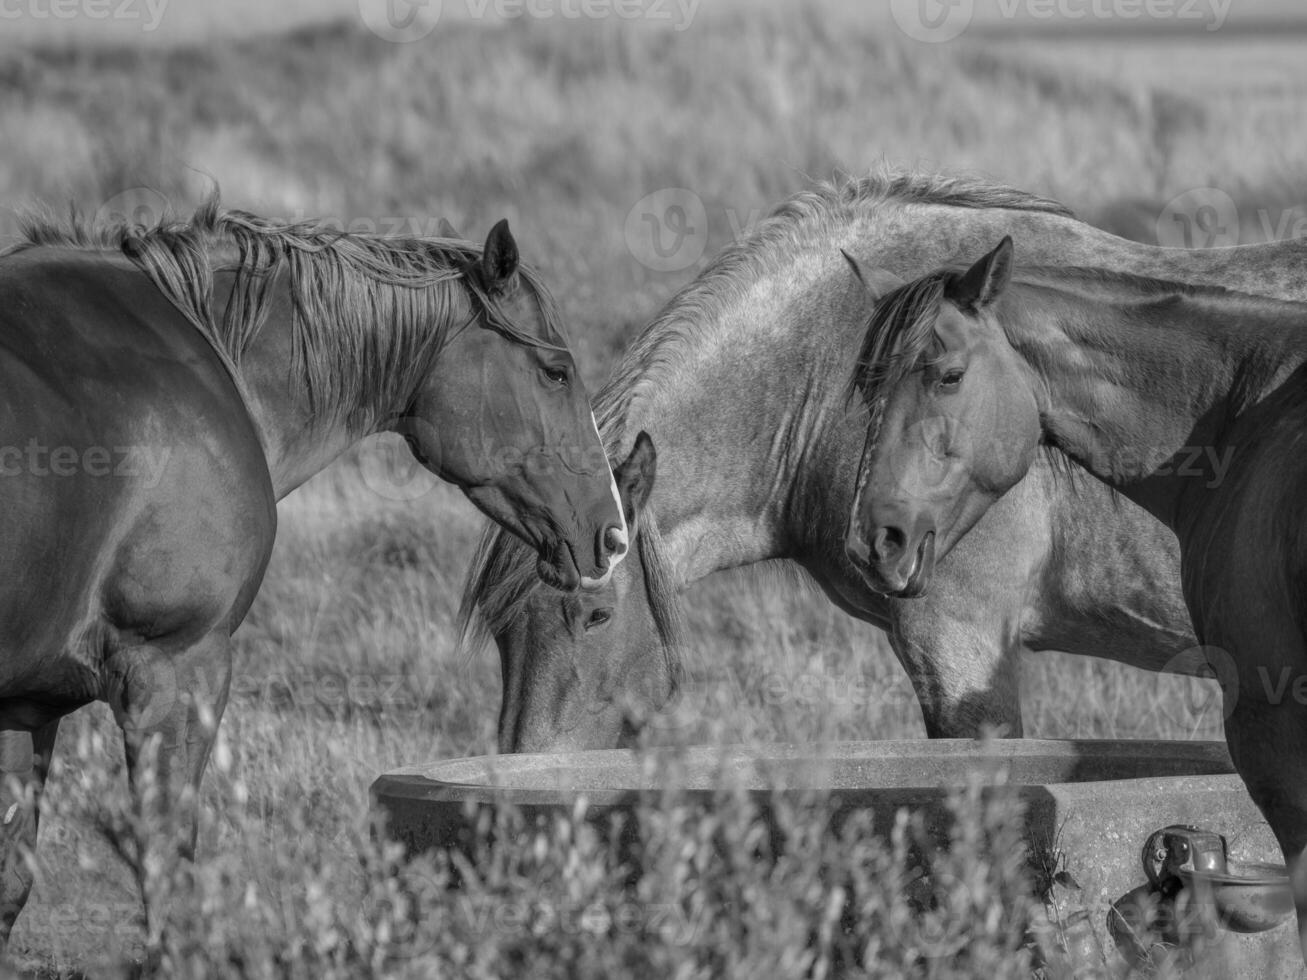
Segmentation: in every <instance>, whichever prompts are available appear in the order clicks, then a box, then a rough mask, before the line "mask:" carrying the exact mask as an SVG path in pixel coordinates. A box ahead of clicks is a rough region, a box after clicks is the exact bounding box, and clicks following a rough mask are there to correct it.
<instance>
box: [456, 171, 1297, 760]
mask: <svg viewBox="0 0 1307 980" xmlns="http://www.w3.org/2000/svg"><path fill="white" fill-rule="evenodd" d="M1005 233H1012V234H1015V235H1016V236H1017V237H1018V238H1019V239H1020V240H1021V241H1023V242H1030V247H1031V250H1032V252H1034V253H1036V254H1039V255H1040V256H1041V261H1043V262H1046V263H1050V264H1058V265H1096V266H1104V267H1107V268H1114V269H1121V270H1133V271H1137V272H1140V273H1145V274H1149V275H1155V276H1159V277H1162V278H1166V279H1178V280H1184V281H1202V282H1211V283H1218V284H1221V285H1226V286H1230V287H1232V288H1241V289H1247V290H1250V291H1255V292H1262V293H1269V294H1274V295H1279V296H1285V297H1291V298H1303V299H1307V241H1291V242H1280V243H1276V244H1272V245H1259V246H1246V247H1241V248H1229V249H1213V250H1209V251H1201V252H1190V251H1185V250H1182V249H1163V248H1155V247H1150V246H1146V245H1140V244H1138V243H1136V242H1130V241H1125V240H1123V239H1120V238H1117V237H1115V236H1113V235H1109V234H1107V233H1106V232H1103V231H1100V230H1098V229H1096V228H1093V227H1091V226H1089V225H1087V224H1084V223H1083V222H1080V221H1077V220H1076V219H1075V218H1074V217H1072V216H1071V215H1070V213H1069V212H1067V211H1066V209H1065V208H1063V207H1062V206H1061V205H1059V204H1057V203H1055V202H1052V201H1048V200H1045V199H1042V198H1038V197H1034V196H1032V195H1029V194H1024V193H1022V192H1020V191H1014V190H1010V189H1007V188H1003V187H996V186H994V185H992V184H989V183H987V182H984V181H978V180H971V179H966V178H939V177H935V176H931V175H925V174H914V173H907V174H893V173H891V174H887V175H876V176H871V177H864V178H859V179H855V180H849V181H847V182H843V183H838V184H832V185H821V186H818V187H815V188H813V189H811V190H808V191H804V192H803V193H801V194H798V195H796V196H795V197H794V198H793V199H791V200H789V201H787V202H785V203H784V204H782V205H781V206H780V207H779V208H777V209H776V211H775V213H773V214H772V215H771V216H769V217H768V218H766V219H765V220H763V221H761V222H760V223H759V225H758V227H757V229H756V230H755V232H754V233H753V234H752V235H751V236H749V237H748V238H745V239H743V240H741V241H740V242H738V243H736V244H733V245H731V246H729V247H728V248H726V249H725V250H723V251H722V253H721V254H720V255H719V256H718V257H717V258H716V259H715V260H714V261H713V262H712V264H711V265H710V266H709V267H708V268H707V269H706V270H705V271H704V272H703V273H702V274H701V275H700V276H699V277H698V278H697V279H695V280H694V281H693V282H692V283H690V284H689V285H688V286H686V287H685V289H684V290H682V291H681V293H680V294H679V295H677V296H676V297H675V298H674V299H672V300H671V302H669V303H668V304H667V306H666V307H665V308H664V309H663V310H662V311H661V312H660V313H659V314H658V316H657V317H656V318H655V319H654V320H653V321H652V322H651V323H650V324H649V325H648V326H647V327H646V328H645V329H644V331H643V332H642V333H641V335H640V336H639V338H638V339H637V340H636V341H635V342H634V343H633V344H632V345H631V347H630V348H629V349H628V350H627V352H626V354H625V355H624V356H623V357H622V360H621V363H620V364H619V365H618V367H617V369H616V370H615V371H614V373H613V375H612V377H611V379H610V380H609V381H608V383H607V384H606V385H605V387H604V389H603V391H602V392H601V393H600V394H599V396H598V399H597V401H596V412H597V414H598V416H599V419H600V427H601V430H602V431H603V434H604V438H605V440H606V442H607V444H608V447H609V451H610V454H611V456H612V458H613V459H614V460H620V459H623V458H625V457H626V456H627V454H628V453H629V452H630V449H631V446H632V444H633V442H634V439H635V435H636V433H638V432H640V431H641V430H644V431H646V432H648V434H649V436H650V437H651V438H652V441H653V443H654V446H655V447H656V448H657V451H658V480H657V484H656V486H654V487H653V489H652V492H651V493H650V494H649V496H648V504H647V506H645V507H644V508H642V509H641V510H640V511H639V516H638V522H639V523H638V534H637V535H635V537H634V538H633V539H632V540H633V549H634V551H635V556H638V558H639V560H638V561H636V560H632V561H627V562H624V563H623V564H622V567H621V568H619V569H618V571H617V573H616V574H615V575H614V576H613V580H612V581H611V582H610V583H609V584H608V585H607V586H605V587H604V588H602V589H598V590H595V591H592V592H591V591H582V592H579V593H575V594H569V595H562V594H560V593H558V592H556V591H554V590H552V589H549V588H543V587H540V586H538V585H537V583H536V578H535V576H534V575H533V574H531V565H532V560H531V554H530V552H529V551H528V550H527V549H526V548H524V547H520V546H519V545H518V544H517V543H516V540H515V539H514V538H512V537H511V536H509V535H504V534H499V533H497V532H496V531H495V529H493V528H492V529H491V530H490V532H489V535H488V537H487V539H486V541H485V544H484V550H483V552H482V554H481V556H480V559H479V561H478V563H477V565H476V566H475V567H474V568H473V570H472V573H471V575H470V577H469V580H468V588H467V592H466V594H465V605H464V612H465V615H466V616H467V617H468V618H467V622H468V623H469V625H477V624H483V625H484V626H485V628H486V631H487V632H489V633H490V634H491V635H492V636H493V637H494V639H495V642H496V644H497V645H498V648H499V654H500V659H501V662H502V668H503V677H504V699H503V707H502V710H501V713H500V725H499V744H500V748H501V750H502V751H529V750H543V749H546V748H549V747H559V748H562V747H569V746H577V747H592V748H603V747H611V746H612V745H615V744H617V742H618V740H619V739H620V738H621V737H622V733H623V725H624V724H625V723H626V721H627V720H628V719H631V720H636V721H638V720H639V718H641V717H644V716H647V715H648V714H649V709H650V708H652V707H656V706H658V705H661V704H663V703H664V702H665V701H667V699H668V698H669V697H671V695H672V692H673V688H674V682H675V678H676V661H677V657H676V652H677V616H676V611H677V601H676V597H677V594H678V593H679V592H680V591H681V590H683V589H685V588H686V587H688V586H689V585H691V584H692V583H693V582H695V581H697V580H698V579H700V578H702V577H703V576H705V575H708V574H710V573H712V572H715V571H718V570H722V569H729V568H734V567H737V566H741V565H747V564H750V563H753V562H760V561H764V560H766V559H775V558H782V559H789V560H790V561H792V562H794V563H796V564H797V565H799V566H801V567H802V568H804V569H805V570H806V571H807V572H808V573H810V575H811V577H812V579H814V580H815V581H816V583H817V584H818V586H819V587H820V588H821V589H822V590H823V591H824V592H825V594H826V595H827V597H829V598H830V600H831V601H832V602H834V603H836V604H837V605H838V606H839V607H840V608H841V609H844V610H845V611H847V612H849V613H850V614H852V615H854V616H857V617H859V618H861V619H864V620H866V621H868V622H870V623H873V624H874V625H876V626H880V627H882V628H884V629H885V630H887V632H888V633H889V636H890V642H891V644H892V645H893V648H894V651H895V653H896V654H897V655H898V657H899V659H900V661H901V662H902V664H903V666H904V667H905V669H906V670H907V672H908V675H909V677H910V679H911V681H912V683H913V685H914V687H915V689H916V693H917V697H918V699H919V700H920V702H921V706H922V713H923V716H924V719H925V724H926V731H927V733H928V734H930V735H931V736H938V737H970V736H973V735H975V734H976V733H977V731H978V729H979V727H980V726H981V725H982V724H985V723H990V724H994V725H998V726H1003V727H1004V728H1005V729H1006V731H1007V732H1008V734H1011V735H1020V734H1021V730H1022V727H1021V710H1020V702H1019V699H1018V694H1017V692H1018V669H1017V668H1018V664H1019V662H1020V658H1021V655H1022V652H1023V651H1026V650H1031V651H1039V650H1065V651H1069V652H1072V653H1082V654H1095V655H1099V656H1104V657H1112V658H1114V659H1117V660H1121V661H1123V662H1125V663H1129V664H1133V665H1135V666H1140V667H1146V668H1150V669H1154V670H1156V669H1160V668H1162V667H1164V666H1166V665H1168V664H1175V663H1176V661H1175V658H1177V657H1180V656H1181V655H1182V654H1184V652H1185V651H1186V650H1189V649H1190V648H1192V647H1193V646H1194V645H1195V643H1196V642H1197V641H1196V640H1195V639H1194V636H1193V630H1192V627H1191V626H1190V623H1189V616H1188V613H1187V611H1186V610H1185V606H1184V601H1183V598H1182V597H1181V595H1180V590H1179V588H1178V587H1177V584H1176V582H1177V579H1176V569H1177V568H1178V563H1179V556H1178V553H1177V551H1176V546H1175V540H1174V536H1173V535H1172V534H1170V533H1169V532H1168V531H1167V530H1166V528H1165V527H1164V526H1162V525H1161V524H1159V523H1158V522H1157V521H1155V520H1153V518H1151V517H1150V516H1149V515H1148V514H1147V513H1146V512H1144V511H1143V510H1141V509H1140V508H1138V507H1136V506H1135V505H1134V504H1132V503H1130V502H1129V501H1128V500H1121V499H1114V498H1113V495H1112V494H1111V493H1110V492H1109V491H1108V490H1106V489H1105V488H1104V487H1102V486H1101V485H1099V484H1098V483H1096V482H1095V481H1093V480H1088V479H1085V480H1078V481H1069V480H1063V479H1057V478H1055V471H1054V469H1053V468H1051V467H1050V466H1049V465H1048V464H1047V461H1046V460H1045V459H1043V458H1042V457H1041V458H1040V459H1039V460H1037V461H1036V464H1035V466H1034V467H1033V468H1032V469H1031V471H1030V473H1029V475H1027V477H1026V478H1025V479H1024V480H1022V481H1021V483H1020V484H1019V485H1018V486H1017V487H1016V488H1014V489H1013V490H1012V491H1011V492H1009V493H1008V494H1006V495H1005V496H1004V497H1003V498H1002V499H1001V500H999V501H998V502H997V503H996V504H995V505H994V507H993V508H992V509H991V510H990V511H989V512H988V514H986V516H985V517H984V518H983V519H982V520H981V521H980V522H979V523H978V524H977V525H976V527H975V528H974V529H973V530H972V532H971V533H970V534H969V535H967V537H966V538H965V539H964V540H963V541H962V542H961V543H960V544H959V545H958V547H957V549H956V551H955V552H954V554H953V555H952V557H951V559H950V561H949V562H948V563H947V564H946V565H945V566H943V567H941V568H940V569H939V572H938V574H937V576H936V581H935V586H934V588H933V589H932V591H931V594H930V595H929V596H927V597H925V598H923V599H916V600H898V599H893V598H886V597H884V596H880V595H877V594H876V593H874V592H872V591H871V590H870V589H868V588H867V587H866V585H865V583H864V582H863V580H862V577H861V576H860V575H859V574H858V571H857V570H856V568H854V566H853V565H852V564H851V563H850V562H849V561H848V559H847V558H846V556H845V554H844V528H845V525H846V523H847V518H848V513H849V507H850V504H851V502H852V494H853V484H854V479H855V475H856V466H857V460H858V458H859V456H860V454H861V452H862V446H863V442H864V440H865V438H866V431H867V419H866V416H865V414H864V413H863V411H862V409H861V406H860V405H859V404H858V403H857V401H856V400H855V401H854V404H853V406H852V407H851V406H850V405H849V400H848V398H847V390H846V379H847V376H848V365H849V364H850V363H851V362H852V360H853V359H854V358H855V357H856V356H857V352H858V350H859V346H860V344H861V342H862V338H863V333H864V330H865V326H866V321H867V316H868V313H869V311H870V308H871V300H870V298H869V297H868V296H867V293H866V290H865V289H864V288H863V287H862V285H861V284H860V283H859V282H858V279H857V277H856V276H855V275H854V273H853V272H852V270H851V269H850V267H849V264H848V262H847V261H846V260H845V259H844V257H843V256H841V254H840V249H846V250H848V251H849V252H850V253H851V254H852V255H854V256H856V257H857V258H858V259H859V260H860V261H861V262H862V263H863V264H864V265H866V266H872V267H885V268H888V269H890V270H892V271H893V272H894V273H896V274H898V275H899V276H902V277H905V278H915V277H916V276H919V275H922V274H923V273H925V272H928V271H929V270H931V269H934V268H937V267H939V266H941V265H944V264H947V263H949V262H954V261H960V260H961V259H963V258H970V257H973V256H975V255H977V254H979V253H980V252H981V251H982V250H983V249H985V248H987V247H989V246H991V245H992V244H993V243H994V242H995V241H997V240H998V239H999V238H1000V237H1001V236H1002V235H1003V234H1005ZM474 610H479V613H480V615H479V616H477V617H473V615H472V613H473V612H474Z"/></svg>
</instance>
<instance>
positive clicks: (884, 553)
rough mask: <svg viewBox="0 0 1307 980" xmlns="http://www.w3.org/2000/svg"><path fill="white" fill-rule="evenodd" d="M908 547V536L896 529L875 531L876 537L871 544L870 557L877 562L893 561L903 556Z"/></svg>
mask: <svg viewBox="0 0 1307 980" xmlns="http://www.w3.org/2000/svg"><path fill="white" fill-rule="evenodd" d="M907 545H908V536H907V535H906V534H904V533H903V531H902V530H901V529H899V528H897V527H881V528H877V529H876V537H875V538H874V539H873V540H872V543H871V553H872V556H873V557H874V558H875V559H876V560H877V561H894V560H895V559H896V558H898V557H899V555H901V554H903V549H904V548H906V547H907Z"/></svg>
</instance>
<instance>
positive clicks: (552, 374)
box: [544, 367, 568, 385]
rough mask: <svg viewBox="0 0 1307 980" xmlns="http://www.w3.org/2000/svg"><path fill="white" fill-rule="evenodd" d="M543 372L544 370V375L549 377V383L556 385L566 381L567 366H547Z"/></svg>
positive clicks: (563, 383) (564, 383)
mask: <svg viewBox="0 0 1307 980" xmlns="http://www.w3.org/2000/svg"><path fill="white" fill-rule="evenodd" d="M544 372H545V377H546V378H548V379H549V381H550V383H551V384H556V385H566V384H567V381H568V378H567V368H560V367H547V368H545V369H544Z"/></svg>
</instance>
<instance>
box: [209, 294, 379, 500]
mask: <svg viewBox="0 0 1307 980" xmlns="http://www.w3.org/2000/svg"><path fill="white" fill-rule="evenodd" d="M277 276H278V280H279V281H278V282H277V284H276V285H275V286H274V287H273V293H272V298H271V301H270V304H269V308H268V315H267V319H266V320H265V321H264V323H263V325H262V327H260V329H259V332H258V334H257V335H256V336H255V338H254V340H253V342H252V343H251V344H250V346H249V348H248V349H247V350H246V351H245V353H244V355H243V356H242V357H241V359H240V363H239V366H238V370H239V373H240V376H241V377H240V383H241V387H242V389H243V392H242V393H243V395H244V397H245V400H246V407H247V408H248V409H249V412H250V416H251V418H252V419H253V420H254V423H255V425H256V426H257V428H258V430H259V434H260V438H261V439H262V442H263V450H264V454H265V455H266V457H267V460H268V472H269V473H270V474H271V477H272V485H273V490H274V492H275V494H276V497H277V499H278V500H280V499H281V498H283V497H285V496H286V495H287V494H288V493H290V492H291V491H292V490H294V489H295V488H296V487H298V486H299V485H300V484H302V483H303V482H304V481H306V480H308V479H309V478H310V477H312V476H314V475H315V474H316V473H319V472H320V471H322V470H323V469H325V468H326V467H327V466H328V465H329V464H330V463H331V462H332V461H333V460H334V459H336V457H338V456H339V455H340V454H341V453H343V452H344V451H345V450H347V449H348V448H349V447H350V446H352V445H353V444H354V443H356V442H358V441H359V440H360V439H362V438H363V437H364V436H366V435H369V434H371V433H372V432H374V431H377V424H378V423H381V422H384V421H385V419H384V417H379V418H377V419H376V421H375V422H374V421H373V420H360V419H358V418H349V417H338V416H335V415H333V413H331V412H328V411H324V410H323V406H318V407H317V410H315V408H314V407H313V406H311V405H310V403H309V398H308V391H307V388H306V386H305V384H304V381H303V378H302V377H301V376H300V374H299V371H298V368H297V367H296V366H295V365H294V354H293V352H294V337H293V303H292V300H291V296H290V290H289V288H288V285H287V282H286V274H285V272H284V271H281V272H278V273H277ZM231 283H232V274H231V273H227V272H219V273H217V274H216V275H215V283H214V296H215V303H216V304H217V305H218V306H219V308H218V309H217V310H215V316H217V317H219V318H220V317H222V316H223V315H224V314H225V308H224V307H225V303H226V301H227V299H226V298H227V297H228V296H229V295H230V292H231ZM392 408H393V409H394V410H395V411H399V410H402V408H403V406H392ZM383 415H384V413H383Z"/></svg>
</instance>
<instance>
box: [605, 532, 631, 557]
mask: <svg viewBox="0 0 1307 980" xmlns="http://www.w3.org/2000/svg"><path fill="white" fill-rule="evenodd" d="M604 551H606V552H608V554H610V555H624V554H626V532H625V531H623V530H622V529H621V528H620V527H618V526H617V525H615V524H610V525H609V526H608V528H607V529H606V530H605V531H604Z"/></svg>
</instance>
